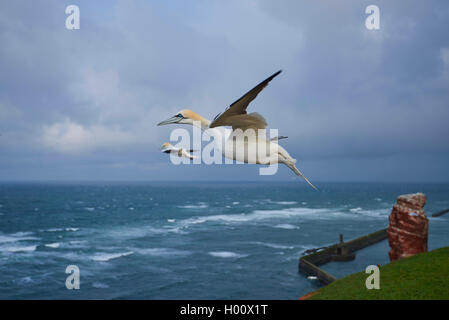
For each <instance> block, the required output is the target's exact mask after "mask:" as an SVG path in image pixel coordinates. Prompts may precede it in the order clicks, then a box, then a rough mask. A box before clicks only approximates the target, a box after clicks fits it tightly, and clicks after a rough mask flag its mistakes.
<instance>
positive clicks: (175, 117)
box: [157, 116, 182, 126]
mask: <svg viewBox="0 0 449 320" xmlns="http://www.w3.org/2000/svg"><path fill="white" fill-rule="evenodd" d="M181 119H182V118H180V117H178V116H173V117H171V118H170V119H167V120H164V121H161V122H159V123H158V124H157V125H158V126H164V125H166V124H172V123H178V122H179V121H181Z"/></svg>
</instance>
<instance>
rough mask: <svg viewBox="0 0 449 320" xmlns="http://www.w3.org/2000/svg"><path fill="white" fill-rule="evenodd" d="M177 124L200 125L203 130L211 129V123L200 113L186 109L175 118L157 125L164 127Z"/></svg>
mask: <svg viewBox="0 0 449 320" xmlns="http://www.w3.org/2000/svg"><path fill="white" fill-rule="evenodd" d="M175 123H180V124H190V125H196V124H198V125H200V126H201V127H202V128H207V127H209V124H210V121H209V120H207V119H205V118H204V117H202V116H200V115H199V114H198V113H196V112H193V111H192V110H188V109H184V110H181V111H179V112H178V113H177V114H176V115H174V116H173V117H171V118H169V119H167V120H164V121H161V122H159V123H158V124H157V125H158V126H163V125H166V124H175Z"/></svg>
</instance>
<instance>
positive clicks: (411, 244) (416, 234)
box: [388, 193, 429, 261]
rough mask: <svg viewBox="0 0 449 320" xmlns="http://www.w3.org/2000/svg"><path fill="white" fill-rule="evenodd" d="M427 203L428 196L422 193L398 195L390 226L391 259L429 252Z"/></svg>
mask: <svg viewBox="0 0 449 320" xmlns="http://www.w3.org/2000/svg"><path fill="white" fill-rule="evenodd" d="M425 204H426V196H425V195H424V194H422V193H415V194H406V195H402V196H399V197H398V199H397V201H396V204H395V205H394V206H393V210H392V211H391V214H390V225H389V226H388V244H389V245H390V248H391V250H390V252H389V255H390V261H394V260H398V259H401V258H406V257H409V256H413V255H415V254H417V253H421V252H427V235H428V223H429V220H428V219H427V217H426V213H425V212H424V209H423V208H424V205H425Z"/></svg>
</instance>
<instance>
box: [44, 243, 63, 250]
mask: <svg viewBox="0 0 449 320" xmlns="http://www.w3.org/2000/svg"><path fill="white" fill-rule="evenodd" d="M60 245H61V244H60V243H59V242H55V243H48V244H46V245H45V246H46V247H49V248H55V249H56V248H59V246H60Z"/></svg>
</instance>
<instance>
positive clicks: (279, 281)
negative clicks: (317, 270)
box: [0, 181, 449, 299]
mask: <svg viewBox="0 0 449 320" xmlns="http://www.w3.org/2000/svg"><path fill="white" fill-rule="evenodd" d="M318 186H319V188H320V191H319V192H316V191H314V190H312V189H311V188H309V187H307V186H306V185H305V184H303V183H300V182H298V181H295V182H288V183H281V182H277V183H265V182H264V183H222V182H214V183H212V182H195V183H189V182H182V183H174V182H173V183H85V184H57V183H32V184H31V183H29V184H25V183H9V184H5V183H4V184H0V298H1V299H55V298H58V299H186V298H187V299H297V298H298V297H300V296H302V295H304V294H306V293H307V292H309V291H312V290H316V289H317V288H318V287H319V284H318V283H317V282H316V281H313V280H309V279H307V278H306V277H304V276H303V275H302V274H299V273H298V259H299V258H300V256H301V253H302V252H303V251H304V250H307V249H311V248H315V247H321V246H325V245H330V244H333V243H336V242H338V235H339V234H340V233H343V234H344V237H345V240H349V239H352V238H355V237H359V236H362V235H365V234H367V233H370V232H373V231H376V230H379V229H381V228H385V227H386V226H387V225H388V214H389V213H390V210H391V207H392V205H393V204H394V202H395V200H396V197H397V196H398V195H400V194H404V193H412V192H418V191H420V192H424V193H425V194H426V195H427V197H428V202H427V205H426V212H427V213H428V216H430V214H431V213H433V212H436V211H439V210H443V209H446V208H449V185H448V184H399V183H398V184H392V183H387V184H380V183H365V184H362V183H341V184H338V183H320V184H318ZM448 231H449V214H448V215H445V216H442V217H439V218H430V222H429V233H430V234H429V248H430V249H435V248H439V247H442V246H447V245H449V232H448ZM388 250H389V248H388V243H387V242H386V241H384V242H381V243H379V244H376V245H374V246H371V247H369V248H366V249H364V250H361V251H359V252H358V253H357V258H356V260H354V261H352V262H339V263H338V262H333V263H330V264H327V265H326V266H325V267H324V269H326V270H327V271H329V272H330V273H332V274H334V275H335V276H337V277H342V276H344V275H347V274H350V273H354V272H358V271H362V270H364V269H365V267H366V266H367V265H369V264H378V263H380V264H385V263H388ZM68 265H76V266H78V267H79V269H80V279H81V283H80V290H68V289H66V286H65V281H66V277H67V276H68V274H66V273H65V270H66V267H67V266H68Z"/></svg>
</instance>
